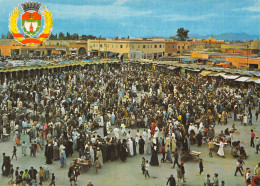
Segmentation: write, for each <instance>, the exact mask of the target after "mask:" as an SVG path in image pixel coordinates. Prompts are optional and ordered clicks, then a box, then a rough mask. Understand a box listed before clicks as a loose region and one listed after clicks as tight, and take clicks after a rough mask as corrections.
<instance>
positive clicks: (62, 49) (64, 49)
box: [55, 48, 66, 51]
mask: <svg viewBox="0 0 260 186" xmlns="http://www.w3.org/2000/svg"><path fill="white" fill-rule="evenodd" d="M55 50H61V51H66V48H56V49H55Z"/></svg>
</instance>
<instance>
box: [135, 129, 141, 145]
mask: <svg viewBox="0 0 260 186" xmlns="http://www.w3.org/2000/svg"><path fill="white" fill-rule="evenodd" d="M140 136H141V134H140V132H139V130H138V129H137V132H136V135H135V143H136V144H137V143H138V142H139V139H140Z"/></svg>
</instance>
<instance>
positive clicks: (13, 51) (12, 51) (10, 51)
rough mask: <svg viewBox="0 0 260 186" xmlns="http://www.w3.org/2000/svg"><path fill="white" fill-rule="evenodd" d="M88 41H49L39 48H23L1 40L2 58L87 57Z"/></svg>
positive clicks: (38, 46)
mask: <svg viewBox="0 0 260 186" xmlns="http://www.w3.org/2000/svg"><path fill="white" fill-rule="evenodd" d="M87 49H88V47H87V41H81V40H79V41H76V40H48V41H46V42H44V43H42V44H40V45H37V46H23V45H21V44H20V43H18V42H16V41H15V40H11V39H1V40H0V56H12V57H14V56H26V55H29V56H50V55H87Z"/></svg>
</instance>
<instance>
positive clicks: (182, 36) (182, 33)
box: [177, 28, 189, 41]
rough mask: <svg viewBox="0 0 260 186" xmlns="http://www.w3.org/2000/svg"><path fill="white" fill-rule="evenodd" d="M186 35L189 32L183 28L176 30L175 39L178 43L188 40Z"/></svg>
mask: <svg viewBox="0 0 260 186" xmlns="http://www.w3.org/2000/svg"><path fill="white" fill-rule="evenodd" d="M188 33H189V30H185V29H184V28H179V29H178V30H177V37H178V39H179V40H180V41H185V40H186V39H188V38H189V37H188Z"/></svg>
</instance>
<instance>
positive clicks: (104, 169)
mask: <svg viewBox="0 0 260 186" xmlns="http://www.w3.org/2000/svg"><path fill="white" fill-rule="evenodd" d="M2 73H3V74H4V75H2V76H1V77H2V80H1V90H2V91H1V100H2V101H1V115H2V117H1V155H2V157H1V159H0V164H1V165H2V177H1V179H0V184H1V185H8V184H12V183H17V184H18V185H19V184H22V183H24V184H26V183H27V184H36V183H37V184H38V185H41V184H42V185H49V184H50V183H53V182H55V184H56V185H74V184H77V185H87V184H89V185H91V184H93V185H129V186H131V185H165V184H169V185H175V184H176V185H203V184H204V183H205V184H206V185H222V186H223V185H245V184H247V185H250V184H249V181H250V183H251V181H252V180H255V183H256V184H255V185H257V183H259V182H258V181H259V179H258V177H257V176H259V165H258V163H259V154H257V152H258V150H257V149H259V139H258V135H259V132H260V129H259V120H258V112H259V107H260V104H259V99H258V98H259V86H258V84H256V83H255V82H241V81H235V80H232V79H226V78H224V77H225V76H223V73H222V76H213V75H212V76H209V73H207V76H206V75H205V72H204V71H202V69H200V70H194V69H190V68H189V67H185V68H181V67H179V66H172V65H171V63H170V62H169V63H167V62H164V63H157V62H121V61H114V62H109V61H100V62H96V63H95V62H86V63H85V64H81V65H79V64H77V63H75V64H70V65H67V66H57V67H55V66H54V67H50V68H45V67H44V68H40V69H38V70H28V71H26V70H22V71H20V72H17V71H14V72H2ZM212 73H213V74H216V73H214V72H212ZM7 74H8V75H7ZM17 74H19V76H17ZM21 74H23V75H21ZM19 77H23V78H19ZM237 78H239V76H238V77H237ZM142 158H144V159H145V161H148V162H147V163H145V161H144V162H143V160H142ZM17 167H19V169H17ZM40 167H41V168H40ZM171 175H173V178H171V179H169V178H170V176H171ZM208 175H209V176H208ZM235 175H236V176H235ZM90 182H91V183H90ZM174 183H175V184H174ZM252 185H253V184H252Z"/></svg>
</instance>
